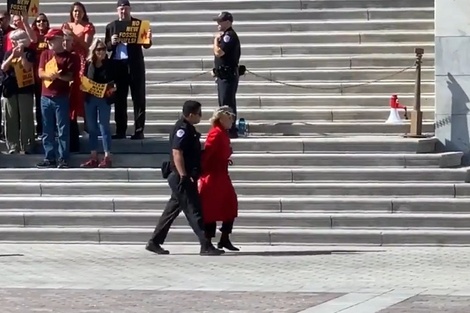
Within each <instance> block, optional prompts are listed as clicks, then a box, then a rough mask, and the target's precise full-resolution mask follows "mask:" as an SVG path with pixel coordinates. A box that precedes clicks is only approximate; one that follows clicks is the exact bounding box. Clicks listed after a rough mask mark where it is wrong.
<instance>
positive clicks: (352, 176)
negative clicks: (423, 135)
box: [0, 166, 467, 184]
mask: <svg viewBox="0 0 470 313" xmlns="http://www.w3.org/2000/svg"><path fill="white" fill-rule="evenodd" d="M229 170H230V177H231V179H232V181H234V182H236V181H264V182H266V181H272V182H279V181H284V182H335V181H342V182H348V181H350V182H354V181H364V182H373V181H383V182H392V181H403V182H408V181H409V182H416V183H417V184H419V183H420V182H421V181H440V182H444V181H445V182H451V181H453V182H464V181H465V180H466V178H467V169H436V168H383V167H368V168H327V169H326V168H315V167H302V168H297V167H294V168H291V167H289V166H285V167H279V168H273V167H255V166H249V167H240V166H232V167H230V169H229ZM2 181H3V182H8V181H23V182H64V183H67V182H102V183H106V182H109V181H113V182H165V181H164V180H163V179H162V177H161V170H160V169H150V168H149V169H125V168H120V169H107V170H104V171H101V170H96V169H69V170H67V171H50V170H39V169H7V170H6V169H3V170H1V171H0V182H2Z"/></svg>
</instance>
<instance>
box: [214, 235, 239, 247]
mask: <svg viewBox="0 0 470 313" xmlns="http://www.w3.org/2000/svg"><path fill="white" fill-rule="evenodd" d="M217 248H219V249H222V248H225V249H227V250H230V251H240V249H238V248H237V247H235V246H234V245H233V244H232V242H231V241H230V238H229V233H222V236H220V241H219V243H218V244H217Z"/></svg>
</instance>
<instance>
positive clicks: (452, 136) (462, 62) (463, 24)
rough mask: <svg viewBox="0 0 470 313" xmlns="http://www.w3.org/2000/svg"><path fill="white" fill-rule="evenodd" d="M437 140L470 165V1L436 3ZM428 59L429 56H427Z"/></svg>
mask: <svg viewBox="0 0 470 313" xmlns="http://www.w3.org/2000/svg"><path fill="white" fill-rule="evenodd" d="M435 44H436V47H435V51H436V56H435V62H436V73H435V75H436V104H435V105H436V106H435V109H436V110H435V111H436V113H435V114H436V116H435V117H436V136H437V138H438V139H439V140H440V143H441V148H442V149H443V150H444V151H456V150H457V151H463V152H464V153H465V154H466V156H465V158H464V159H465V163H467V164H468V163H469V161H470V139H469V133H470V132H469V127H470V120H469V116H470V114H469V110H470V0H435ZM425 56H426V54H425Z"/></svg>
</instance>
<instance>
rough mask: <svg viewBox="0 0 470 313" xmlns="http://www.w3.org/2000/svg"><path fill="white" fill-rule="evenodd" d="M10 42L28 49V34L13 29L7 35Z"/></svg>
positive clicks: (29, 40)
mask: <svg viewBox="0 0 470 313" xmlns="http://www.w3.org/2000/svg"><path fill="white" fill-rule="evenodd" d="M9 37H10V40H11V41H15V42H16V44H17V45H19V46H20V45H21V46H23V47H28V46H29V45H30V44H31V39H29V36H28V34H27V33H26V32H25V31H24V30H22V29H15V30H13V31H11V32H10V33H9Z"/></svg>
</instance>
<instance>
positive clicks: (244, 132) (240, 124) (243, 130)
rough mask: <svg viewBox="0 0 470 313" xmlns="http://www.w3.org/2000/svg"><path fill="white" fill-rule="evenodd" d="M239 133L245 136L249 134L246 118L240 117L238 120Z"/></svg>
mask: <svg viewBox="0 0 470 313" xmlns="http://www.w3.org/2000/svg"><path fill="white" fill-rule="evenodd" d="M237 129H238V135H239V136H243V137H245V136H246V135H247V125H246V121H245V119H244V118H240V119H238V121H237Z"/></svg>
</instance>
